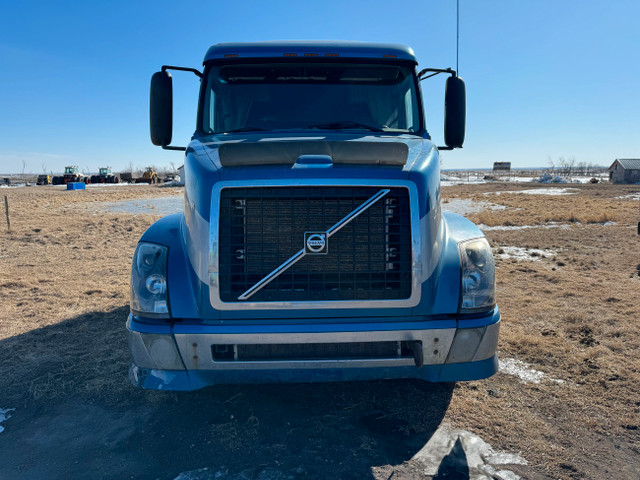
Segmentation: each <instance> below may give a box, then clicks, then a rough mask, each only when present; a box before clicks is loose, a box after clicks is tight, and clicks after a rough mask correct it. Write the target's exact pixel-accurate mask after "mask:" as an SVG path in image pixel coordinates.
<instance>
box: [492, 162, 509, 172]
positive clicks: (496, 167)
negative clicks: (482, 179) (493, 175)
mask: <svg viewBox="0 0 640 480" xmlns="http://www.w3.org/2000/svg"><path fill="white" fill-rule="evenodd" d="M493 171H494V172H510V171H511V162H493Z"/></svg>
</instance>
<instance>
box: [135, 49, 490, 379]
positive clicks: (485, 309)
mask: <svg viewBox="0 0 640 480" xmlns="http://www.w3.org/2000/svg"><path fill="white" fill-rule="evenodd" d="M172 69H174V70H187V71H190V72H193V73H195V74H196V75H197V76H198V77H199V78H200V82H201V86H200V98H199V105H198V115H197V126H196V130H195V133H194V135H193V137H192V139H191V142H190V143H189V145H188V146H187V147H184V148H181V147H175V146H172V145H171V136H172V121H173V120H172V77H171V75H170V74H169V72H168V71H169V70H172ZM438 73H444V74H447V75H449V78H448V79H447V83H446V92H445V135H444V136H445V143H446V145H445V146H444V147H437V146H436V145H435V144H434V143H433V142H432V140H431V137H430V135H429V133H428V132H427V129H426V126H425V118H424V114H423V101H422V94H421V89H420V80H421V79H423V78H424V77H427V76H431V75H434V74H438ZM464 124H465V88H464V83H463V82H462V80H461V79H460V78H459V77H458V76H457V75H456V72H455V71H453V70H450V69H424V70H421V71H419V70H418V69H417V61H416V58H415V56H414V54H413V51H412V50H411V49H410V48H408V47H404V46H399V45H388V44H368V43H351V42H350V43H347V42H343V43H341V42H295V43H291V42H277V43H276V42H264V43H228V44H218V45H214V46H212V47H211V48H210V49H209V50H208V52H207V54H206V56H205V59H204V70H203V72H200V71H198V70H195V69H191V68H182V67H171V66H164V67H163V68H162V70H161V71H160V72H158V73H156V74H154V76H153V78H152V82H151V137H152V141H153V143H154V144H156V145H159V146H162V147H163V148H166V149H175V150H185V160H184V162H185V164H184V172H185V175H184V176H185V178H184V184H185V195H184V213H183V214H182V213H181V214H175V215H170V216H168V217H165V218H162V219H160V220H159V221H157V222H156V223H155V224H153V225H152V226H151V227H150V228H149V229H148V230H147V231H146V232H145V233H144V235H143V236H142V238H141V239H140V242H139V244H138V247H137V249H136V251H135V254H134V258H133V264H132V274H131V314H130V315H129V318H128V321H127V329H128V337H129V346H130V350H131V355H132V363H131V367H130V378H131V381H132V382H133V383H134V384H135V385H137V386H140V387H143V388H149V389H168V390H195V389H199V388H202V387H205V386H208V385H214V384H224V383H260V382H289V381H293V382H312V381H336V380H362V379H386V378H420V379H424V380H428V381H433V382H442V381H447V382H448V381H460V380H473V379H480V378H485V377H488V376H490V375H492V374H494V373H495V372H496V370H497V357H496V346H497V341H498V330H499V325H500V314H499V311H498V308H497V306H496V304H495V268H494V261H493V257H492V253H491V249H490V247H489V244H488V243H487V241H486V239H485V238H484V235H483V234H482V232H481V231H480V230H479V229H478V227H477V226H475V225H474V224H473V223H471V222H470V221H468V220H467V219H465V218H463V217H461V216H459V215H455V214H452V213H447V212H443V211H442V210H441V205H440V159H439V149H443V148H444V149H452V148H458V147H461V146H462V143H463V141H464Z"/></svg>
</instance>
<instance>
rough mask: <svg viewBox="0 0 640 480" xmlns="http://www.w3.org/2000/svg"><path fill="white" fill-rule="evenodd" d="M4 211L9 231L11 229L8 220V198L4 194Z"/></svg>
mask: <svg viewBox="0 0 640 480" xmlns="http://www.w3.org/2000/svg"><path fill="white" fill-rule="evenodd" d="M4 211H5V213H6V215H7V231H8V232H10V231H11V222H10V221H9V200H8V199H7V196H6V195H5V196H4Z"/></svg>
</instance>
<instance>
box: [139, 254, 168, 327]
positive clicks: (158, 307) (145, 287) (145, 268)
mask: <svg viewBox="0 0 640 480" xmlns="http://www.w3.org/2000/svg"><path fill="white" fill-rule="evenodd" d="M167 256H168V249H167V247H163V246H162V245H156V244H154V243H144V242H141V243H139V244H138V248H136V252H135V253H134V254H133V262H132V264H131V311H132V312H133V313H135V314H139V315H146V316H149V317H154V318H169V305H168V303H167V301H168V297H167Z"/></svg>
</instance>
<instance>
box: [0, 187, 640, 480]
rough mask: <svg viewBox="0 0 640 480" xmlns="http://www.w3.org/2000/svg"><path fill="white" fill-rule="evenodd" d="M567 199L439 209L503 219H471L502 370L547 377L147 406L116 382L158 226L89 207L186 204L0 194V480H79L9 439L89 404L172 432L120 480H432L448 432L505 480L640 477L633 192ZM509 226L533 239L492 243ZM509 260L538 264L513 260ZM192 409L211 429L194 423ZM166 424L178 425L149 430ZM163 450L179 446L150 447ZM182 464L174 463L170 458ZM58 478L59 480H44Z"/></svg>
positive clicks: (183, 397)
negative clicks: (422, 451)
mask: <svg viewBox="0 0 640 480" xmlns="http://www.w3.org/2000/svg"><path fill="white" fill-rule="evenodd" d="M545 187H546V186H545ZM570 187H571V188H575V189H576V190H572V192H574V193H573V194H571V195H562V196H560V195H530V194H522V193H515V192H516V191H518V190H525V189H533V188H542V186H539V185H533V184H527V185H523V184H506V183H499V184H481V185H473V186H470V185H459V186H453V187H446V188H443V201H444V202H445V203H446V202H450V201H452V200H453V199H456V198H457V199H471V200H473V201H474V202H491V203H494V204H498V205H503V206H505V207H506V208H505V209H502V210H491V209H488V210H484V211H481V212H478V213H474V214H470V215H468V217H469V218H470V219H471V220H473V221H474V222H476V223H481V224H484V225H486V226H488V227H490V228H488V229H487V231H486V235H487V237H488V239H489V241H490V242H491V244H492V246H493V247H494V252H495V253H496V255H497V260H496V265H497V278H498V283H497V288H498V303H499V306H500V308H501V311H502V317H503V323H502V331H501V338H500V344H499V355H500V357H501V359H504V360H508V361H514V360H518V361H522V362H526V363H527V364H529V365H530V367H529V368H532V369H535V370H536V371H538V372H540V373H539V374H537V375H538V377H539V378H538V382H537V383H533V382H525V381H523V380H521V379H520V378H519V377H518V376H516V375H512V374H508V373H505V372H500V373H498V374H497V375H495V376H494V377H492V378H490V379H487V380H483V381H477V382H461V383H458V384H456V385H455V387H454V386H434V387H428V388H427V387H424V388H423V387H416V386H415V384H414V383H411V382H395V383H392V384H390V383H387V382H365V383H362V384H359V383H355V384H347V385H322V386H306V385H296V386H286V387H280V386H261V387H255V386H242V387H233V386H229V387H220V388H214V389H207V390H205V391H201V392H195V393H191V394H174V393H165V392H145V391H140V390H137V389H135V388H133V387H132V386H131V385H130V384H129V381H128V379H127V364H128V351H127V346H126V337H125V335H124V322H125V319H126V315H127V313H128V301H129V292H128V281H129V270H130V260H131V256H132V254H133V251H134V248H135V245H136V242H137V240H138V238H139V237H140V235H141V234H142V232H143V231H144V230H145V229H146V228H147V227H148V226H149V225H150V224H151V223H152V222H153V221H154V220H155V219H156V218H157V216H154V215H135V216H134V215H129V214H114V213H105V212H102V211H100V210H99V209H98V208H96V205H97V204H98V203H100V202H105V201H114V200H122V199H135V198H149V197H160V196H162V197H164V196H167V195H181V194H182V189H176V188H171V189H169V188H165V189H161V188H157V187H117V188H116V187H113V188H93V189H88V190H86V191H79V192H66V191H63V190H61V189H58V188H50V187H33V188H20V189H2V190H0V195H7V196H8V197H9V205H10V211H11V227H12V228H11V231H10V232H7V231H6V228H5V225H4V218H0V409H3V408H9V407H11V408H16V411H15V412H14V418H11V419H9V420H7V421H6V422H5V423H3V426H4V427H5V432H3V433H2V434H0V452H2V451H3V450H4V452H5V456H4V457H3V454H2V453H0V478H36V477H33V476H30V475H29V474H26V473H24V472H32V473H33V472H36V471H38V470H37V469H36V467H37V468H45V467H44V466H42V465H44V464H46V465H49V464H50V465H52V466H51V467H50V469H49V470H47V472H49V476H47V475H46V474H43V475H40V476H39V477H40V478H64V477H65V476H66V477H67V478H69V477H74V476H78V477H82V474H79V473H78V471H76V470H74V469H73V468H72V467H71V466H69V465H73V461H72V460H71V459H70V460H69V461H67V460H65V458H66V457H64V455H63V456H61V458H60V459H58V460H50V462H49V461H47V462H49V463H47V462H44V464H42V459H39V458H40V457H38V454H37V449H36V450H34V451H33V452H31V453H30V454H29V455H31V456H28V455H27V456H24V458H23V457H20V460H13V459H12V458H10V457H9V455H10V454H9V453H7V452H13V451H12V450H10V447H9V445H10V443H11V444H16V445H18V444H19V445H27V446H28V445H35V443H33V442H32V443H28V442H27V441H28V440H29V439H28V438H27V439H26V440H24V439H22V437H21V436H20V428H24V429H25V431H27V430H28V429H29V428H31V429H35V428H36V427H35V426H33V425H41V424H38V421H40V420H38V419H39V418H40V417H42V416H44V415H46V414H47V412H49V414H51V413H50V412H58V411H59V410H60V409H62V406H63V405H74V406H75V407H74V408H76V409H78V412H79V413H78V415H81V414H82V411H83V410H82V408H85V407H86V408H89V407H87V406H92V408H100V409H102V410H101V411H103V412H107V413H104V418H111V416H113V417H114V418H118V419H122V418H125V417H126V416H127V415H128V414H130V413H131V412H135V416H137V418H139V419H141V420H140V421H141V426H140V429H141V430H142V433H144V431H145V429H147V430H148V431H153V432H157V431H158V430H157V429H158V428H159V427H158V422H160V423H162V422H163V421H166V424H164V425H165V427H166V429H165V430H163V431H162V434H161V435H157V437H156V438H154V439H153V441H152V442H151V443H150V445H153V446H154V447H157V448H158V449H159V450H158V451H161V452H164V454H162V455H160V454H157V452H156V453H154V452H151V451H150V450H151V448H146V449H145V448H143V447H141V446H140V445H137V446H136V445H130V444H126V445H125V446H123V447H122V449H123V451H124V450H125V449H128V450H131V449H132V448H133V449H134V451H136V450H135V449H136V448H140V449H141V452H143V454H144V455H146V456H147V457H148V458H152V459H153V462H155V463H151V462H152V461H151V460H149V465H156V466H157V470H156V471H148V472H147V473H146V474H144V473H136V472H139V471H143V470H135V472H134V470H133V467H132V465H133V464H134V463H127V462H125V461H124V460H122V463H123V465H124V466H122V467H121V470H119V472H120V473H122V474H123V476H124V473H127V474H128V475H127V478H128V477H129V476H131V477H132V478H174V477H175V475H176V474H177V473H176V472H180V471H184V470H188V469H189V467H191V468H200V467H201V466H202V465H206V462H204V461H203V460H202V458H201V457H202V455H209V456H208V457H207V458H208V460H209V462H210V463H216V462H217V463H218V464H220V462H222V464H224V465H226V466H227V467H229V468H231V469H232V470H233V469H235V470H237V471H241V470H242V468H243V467H244V466H246V465H248V463H251V462H254V463H256V464H258V465H261V466H262V467H261V468H262V469H263V471H264V468H266V467H264V465H267V464H268V465H274V464H277V465H280V466H281V465H287V466H291V468H292V469H293V468H302V470H295V471H298V472H299V473H300V472H302V473H300V474H299V478H377V479H378V478H379V479H390V478H393V479H394V480H397V479H401V478H406V479H409V478H430V477H424V476H421V474H420V470H419V469H417V467H416V466H415V465H414V464H413V463H412V462H411V456H412V454H413V453H415V452H416V451H417V450H418V449H419V448H420V447H421V446H422V445H424V443H425V442H426V440H428V438H429V436H430V434H431V433H433V431H434V430H435V428H437V426H438V424H440V423H441V422H445V423H448V424H450V425H452V426H453V427H455V428H459V429H464V430H468V431H470V432H473V433H475V434H477V435H479V436H481V437H482V438H483V439H484V440H485V441H486V442H489V443H490V444H491V445H492V446H493V447H494V448H496V449H499V450H505V451H509V452H515V453H520V454H521V455H522V457H524V458H525V459H526V460H527V461H528V463H529V464H528V465H526V466H522V465H521V466H514V467H509V468H510V469H511V470H513V471H514V472H516V473H517V474H518V475H520V476H521V477H522V478H532V479H547V478H554V479H558V478H561V479H574V478H575V479H578V478H589V479H608V478H612V479H638V478H640V430H639V429H640V361H639V358H640V321H639V320H640V301H639V297H640V237H638V235H637V233H636V224H637V221H638V200H637V199H636V200H633V199H621V198H617V197H620V196H624V195H629V194H633V193H637V192H638V191H640V187H638V186H614V185H570ZM498 193H499V194H498ZM0 198H1V197H0ZM1 213H4V211H3V209H2V211H1ZM516 226H527V227H531V228H524V229H516V228H510V229H499V228H495V227H516ZM491 227H493V228H491ZM511 247H521V248H522V249H525V250H524V251H525V252H526V251H528V252H529V253H530V254H531V258H529V259H516V258H510V257H509V256H508V255H507V254H508V253H509V252H511V251H512V250H511ZM511 359H514V360H511ZM389 385H392V386H391V387H390V386H389ZM79 405H80V406H84V407H82V408H80V407H79ZM148 408H154V409H155V410H154V412H155V414H153V412H152V413H149V411H148V410H147V409H148ZM278 408H282V411H275V410H274V409H278ZM200 410H203V411H204V410H206V415H205V414H204V413H203V414H202V415H205V416H206V419H207V420H206V422H202V423H199V424H198V425H195V421H194V420H193V418H195V417H194V416H195V415H196V413H194V412H196V411H200ZM160 411H163V412H166V414H167V417H171V416H174V418H176V419H179V420H167V419H164V418H158V415H157V413H158V412H160ZM114 412H116V413H114ZM127 412H128V413H127ZM190 412H191V415H189V413H190ZM87 415H88V414H87ZM56 418H60V417H56ZM118 421H120V420H118ZM114 422H116V420H114ZM172 422H173V423H172ZM154 429H156V430H154ZM189 429H191V430H189ZM29 431H31V430H29ZM196 431H197V432H198V433H197V435H196V433H194V432H196ZM190 432H191V433H190ZM12 435H15V436H16V437H14V436H12ZM114 435H115V434H114ZM119 435H120V433H119ZM24 436H25V438H26V437H27V436H28V435H27V434H26V433H25V435H24ZM165 436H167V437H172V436H173V437H175V438H174V439H172V440H171V442H174V443H170V444H163V445H164V446H161V444H160V443H159V442H161V438H165ZM10 438H11V439H12V440H11V442H9V439H10ZM29 438H31V437H29ZM136 438H137V437H136ZM302 439H303V440H302ZM23 440H24V442H27V443H19V442H23ZM29 441H30V440H29ZM167 441H168V440H167ZM3 442H7V443H5V444H3ZM16 442H18V443H16ZM123 442H124V441H123ZM124 443H126V442H124ZM165 443H166V442H165ZM183 444H184V445H183ZM3 445H4V446H3ZM109 445H111V444H109ZM167 445H169V446H167ZM16 448H17V447H16ZM21 448H22V447H21ZM25 448H27V447H25ZM33 448H35V447H33ZM77 448H78V449H79V450H80V449H82V446H80V445H79V446H78V447H77ZM103 448H106V447H104V445H103ZM109 448H112V446H110V447H109ZM114 448H115V447H114ZM163 448H164V450H163ZM172 448H173V449H174V450H171V449H172ZM180 448H184V449H186V450H185V453H184V455H178V454H175V455H173V456H172V454H170V453H167V452H169V451H170V452H174V453H175V452H176V451H179V449H180ZM97 452H98V451H97V450H96V452H94V453H93V455H95V456H96V457H95V458H96V459H97V458H101V457H99V455H100V454H99V453H97ZM189 452H191V453H189ZM194 452H195V453H194ZM212 452H215V453H212ZM72 453H73V452H71V451H68V452H67V454H66V455H72ZM85 453H86V452H85ZM12 455H13V454H12ZM21 455H22V454H21ZM25 455H26V454H25ZM122 455H123V456H122V458H130V457H126V456H125V454H124V453H123V454H122ZM163 456H164V457H167V456H169V457H171V458H173V462H174V463H167V462H169V460H167V459H166V458H160V457H163ZM178 457H179V458H178ZM70 458H71V457H70ZM118 458H121V457H118ZM274 459H276V460H274ZM56 461H57V462H59V463H58V464H56ZM101 461H102V462H103V463H100V465H102V468H105V470H97V471H102V474H101V475H97V476H96V477H95V478H122V476H119V475H116V474H113V475H112V474H109V473H108V472H114V470H107V469H106V468H107V467H106V465H114V464H115V463H117V462H114V460H113V458H112V457H109V458H104V459H103V460H101ZM274 461H275V463H274ZM39 462H40V463H39ZM75 462H76V464H77V460H75ZM95 462H98V460H95ZM109 462H110V463H109ZM130 462H134V461H133V460H130ZM296 462H298V463H296ZM298 464H300V465H303V467H296V465H298ZM38 465H39V466H38ZM57 465H59V468H60V469H61V470H60V472H59V476H57V475H51V472H56V470H55V468H57V467H56V466H57ZM92 465H94V464H92ZM95 465H98V464H97V463H95ZM161 467H162V470H161ZM109 468H115V467H113V466H111V467H109ZM140 468H142V467H140ZM151 468H154V467H151ZM180 468H182V470H180ZM176 469H177V470H176ZM42 471H43V472H44V470H42ZM292 471H293V470H292ZM132 472H133V473H132ZM85 473H86V472H85ZM129 474H130V475H129ZM172 475H173V476H172ZM247 478H251V477H247ZM253 478H258V477H257V476H254V477H253ZM259 478H263V477H259ZM269 478H271V477H269ZM273 478H276V477H273ZM277 478H280V477H277ZM282 478H285V477H282ZM296 478H298V477H296ZM447 478H458V477H447ZM460 478H468V477H460ZM496 478H497V477H496Z"/></svg>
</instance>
